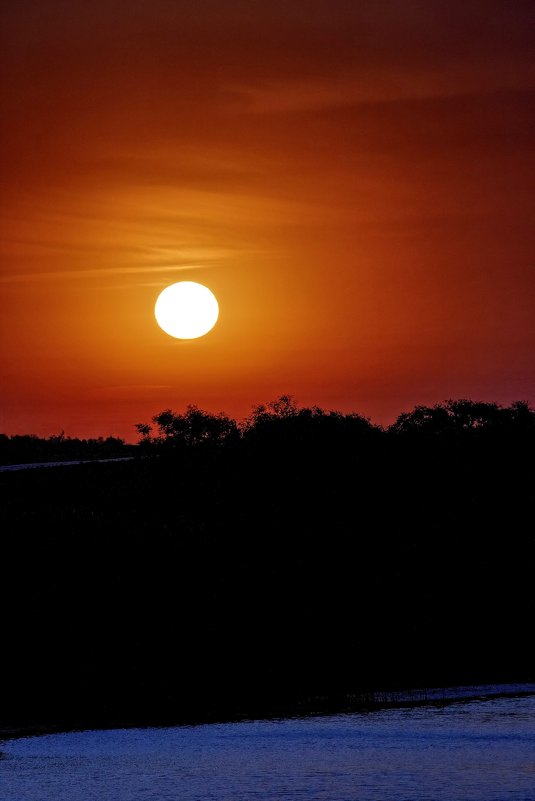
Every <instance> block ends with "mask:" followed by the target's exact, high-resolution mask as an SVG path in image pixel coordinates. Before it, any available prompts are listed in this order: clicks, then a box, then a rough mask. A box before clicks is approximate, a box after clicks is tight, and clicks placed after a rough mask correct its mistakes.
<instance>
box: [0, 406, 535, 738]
mask: <svg viewBox="0 0 535 801" xmlns="http://www.w3.org/2000/svg"><path fill="white" fill-rule="evenodd" d="M462 403H464V404H465V406H464V407H461V406H459V408H458V409H457V411H456V410H455V407H454V406H450V408H449V411H448V409H446V408H445V407H444V408H443V409H442V411H445V412H446V413H445V414H442V413H439V412H440V410H437V409H435V410H434V411H433V410H427V412H425V410H420V411H418V410H415V411H414V412H413V413H412V414H411V415H405V416H402V418H400V420H399V421H398V424H397V425H396V426H394V427H392V428H391V429H389V430H388V431H384V430H382V429H379V428H378V427H375V426H373V425H371V424H370V423H369V422H367V421H365V420H363V419H362V418H359V417H358V416H356V415H355V416H345V417H344V416H342V415H336V414H334V413H323V412H321V410H298V409H296V408H295V407H294V406H292V404H291V403H279V404H278V405H276V404H272V405H271V406H268V407H267V408H266V409H264V410H263V411H262V410H257V412H256V415H254V416H253V417H252V419H251V421H250V423H249V426H248V428H247V429H246V430H244V431H241V432H239V431H238V430H237V429H236V428H235V426H233V425H232V424H231V422H232V421H230V422H229V421H226V422H225V420H226V419H223V418H222V417H217V418H213V417H210V416H209V415H205V419H204V424H203V418H202V414H204V413H199V410H195V409H192V410H191V409H190V410H189V412H188V413H187V414H186V415H173V414H171V413H168V415H167V417H165V415H160V418H159V420H158V421H157V425H158V428H157V430H156V434H155V435H154V432H150V431H148V429H146V428H145V429H144V430H143V431H141V433H143V434H144V444H143V445H142V446H140V447H139V448H138V450H137V451H136V454H137V455H136V458H134V459H133V460H132V461H123V462H117V463H114V462H109V463H98V464H97V463H96V464H80V465H77V466H75V467H69V466H65V467H62V466H58V467H55V468H54V469H52V470H49V469H33V470H28V471H19V472H6V473H3V474H1V475H0V493H1V507H0V526H1V538H2V540H1V542H2V561H1V571H2V574H1V584H0V593H1V602H2V603H1V609H2V658H1V674H0V729H2V730H3V731H4V732H5V731H9V730H11V731H15V730H27V731H29V730H32V728H33V730H47V729H51V728H52V729H53V728H54V727H58V728H69V727H73V726H74V727H77V726H81V727H94V726H96V727H100V726H106V727H107V726H110V725H111V726H124V725H162V724H163V725H166V724H174V723H180V722H199V721H202V720H220V719H235V718H239V717H243V716H266V715H268V716H269V715H272V714H278V713H281V714H285V713H290V714H291V713H299V711H304V712H307V711H308V712H317V711H328V710H332V711H337V710H343V709H344V708H347V705H348V703H351V700H349V701H348V699H353V703H357V702H359V703H361V702H362V698H363V697H366V694H367V693H368V696H367V697H368V699H371V701H370V703H375V701H376V700H377V698H378V696H375V695H371V693H373V692H376V691H378V690H388V691H392V692H394V691H397V690H402V689H406V688H410V687H432V686H435V687H436V686H448V685H458V684H481V683H497V682H498V683H502V682H532V681H534V680H535V665H534V663H533V657H532V643H531V639H532V637H531V632H532V628H533V612H534V606H535V604H534V593H533V568H534V559H533V557H534V527H533V509H534V508H535V503H534V501H535V497H534V495H535V490H534V487H535V467H534V465H535V462H534V458H533V457H534V444H535V413H534V412H533V411H532V410H530V409H529V408H528V407H527V406H525V405H522V404H519V405H516V406H514V407H510V409H508V410H500V409H497V408H496V407H492V408H490V405H487V406H489V408H486V407H485V405H482V404H479V406H478V408H477V409H476V406H477V405H474V404H469V403H468V402H462ZM501 411H504V412H507V414H505V413H504V414H501ZM199 414H200V416H199ZM188 415H189V417H188ZM195 415H197V416H195ZM203 425H204V428H203ZM203 432H204V433H203ZM359 699H360V701H359ZM374 699H375V700H374Z"/></svg>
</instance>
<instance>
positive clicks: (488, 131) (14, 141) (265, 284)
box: [0, 0, 535, 441]
mask: <svg viewBox="0 0 535 801" xmlns="http://www.w3.org/2000/svg"><path fill="white" fill-rule="evenodd" d="M534 17H535V6H534V4H533V3H532V2H531V0H530V2H524V0H515V2H513V3H511V2H510V1H509V0H503V2H497V1H496V0H481V1H480V2H475V1H474V0H472V2H470V0H467V1H465V2H458V0H437V2H429V1H428V0H359V2H356V1H355V0H295V2H287V3H280V2H268V1H267V0H128V2H127V0H106V2H103V0H93V2H85V0H84V1H83V2H82V0H4V3H3V4H2V10H1V20H0V29H1V40H2V41H1V42H0V52H1V60H2V78H1V86H0V90H1V95H2V98H1V100H2V134H1V137H2V138H1V141H2V148H1V158H2V168H1V170H2V172H1V182H2V183H1V187H2V189H1V195H2V214H1V254H2V262H1V264H2V266H1V275H0V297H1V341H2V351H1V360H0V380H1V386H2V393H1V401H0V431H3V432H5V433H8V434H14V433H35V434H38V435H41V436H45V435H46V436H48V435H50V434H52V433H58V432H59V431H61V430H62V429H63V430H64V431H65V433H66V434H67V435H70V436H82V437H88V436H99V435H103V436H108V435H110V434H111V435H115V436H121V437H124V438H125V439H127V440H129V441H133V440H135V438H136V433H135V430H134V424H135V423H136V422H148V421H149V420H150V418H151V417H152V415H154V414H156V413H158V412H159V411H161V410H162V409H164V408H167V407H170V408H172V409H174V410H175V411H182V410H183V409H184V408H185V406H186V404H188V403H196V404H197V405H199V406H201V407H202V408H204V409H206V410H208V411H213V412H217V411H225V412H227V413H228V414H230V415H232V416H234V417H237V418H242V417H244V416H246V415H247V414H248V413H249V412H250V410H251V407H252V406H253V405H255V404H257V403H261V402H264V401H268V400H272V399H273V398H275V397H277V396H278V395H280V394H282V393H289V394H292V395H294V397H295V398H296V400H297V401H298V402H299V403H300V404H303V405H313V404H317V405H319V406H323V407H324V408H328V409H338V410H341V411H356V412H359V413H361V414H365V415H367V416H369V417H371V419H372V420H373V421H374V422H379V423H388V422H391V421H392V420H394V419H395V417H396V416H397V415H398V414H399V413H401V412H402V411H408V410H409V409H411V408H412V407H413V406H414V405H415V404H417V403H429V404H430V403H436V402H441V401H443V400H445V399H447V398H459V397H470V398H472V399H474V400H492V401H497V402H499V403H504V404H508V403H510V402H512V401H514V400H528V401H530V402H533V401H535V369H534V368H535V359H534V356H533V354H534V352H535V314H534V299H535V298H534V284H535V278H534V268H533V252H534V247H533V246H534V238H535V237H534V232H535V225H534V222H533V172H534V171H533V138H534V137H533V130H534V126H533V123H534V120H533V116H534V114H533V110H534V108H535V105H534V102H533V89H534V87H535V61H534V59H533V29H534V28H533V25H534V22H535V19H534ZM178 280H194V281H200V282H201V283H204V284H206V285H207V286H209V287H210V288H211V289H212V291H213V292H214V293H215V294H216V296H217V298H218V300H219V304H220V318H219V321H218V323H217V325H216V327H215V328H214V329H213V331H212V332H210V333H209V334H208V335H207V336H205V337H203V338H200V339H197V340H191V341H181V340H175V339H172V338H170V337H169V336H168V335H166V334H165V333H164V332H163V331H162V330H161V329H160V328H159V327H158V326H157V324H156V322H155V320H154V316H153V307H154V302H155V300H156V297H157V295H158V293H159V292H160V291H161V289H162V288H163V287H164V286H166V285H167V284H169V283H173V282H175V281H178Z"/></svg>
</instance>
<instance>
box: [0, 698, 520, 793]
mask: <svg viewBox="0 0 535 801" xmlns="http://www.w3.org/2000/svg"><path fill="white" fill-rule="evenodd" d="M0 748H1V750H2V755H3V758H2V760H1V761H0V798H1V799H2V801H283V800H284V799H309V800H310V801H513V799H514V801H535V695H532V696H524V697H515V698H494V699H489V700H480V701H470V702H456V703H454V704H450V705H447V706H439V707H437V706H426V707H418V708H412V709H410V708H404V709H395V710H394V709H391V710H383V711H376V712H370V713H359V714H347V715H335V716H328V717H326V716H321V717H310V718H305V719H285V720H276V721H248V722H240V723H227V724H209V725H200V726H184V727H173V728H148V729H115V730H110V731H86V732H73V733H68V734H54V735H48V736H39V737H26V738H22V739H18V740H8V741H5V742H4V743H2V744H0Z"/></svg>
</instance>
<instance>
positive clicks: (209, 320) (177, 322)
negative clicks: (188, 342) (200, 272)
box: [154, 281, 219, 339]
mask: <svg viewBox="0 0 535 801" xmlns="http://www.w3.org/2000/svg"><path fill="white" fill-rule="evenodd" d="M154 315H155V317H156V322H157V323H158V325H159V326H160V328H162V329H163V330H164V331H165V333H166V334H169V336H172V337H176V338H177V339H196V338H197V337H202V336H204V334H207V333H208V331H210V330H211V329H212V328H213V327H214V325H215V324H216V321H217V318H218V316H219V306H218V304H217V300H216V299H215V296H214V294H213V292H211V291H210V290H209V289H208V287H206V286H204V285H203V284H197V283H196V282H195V281H179V282H178V284H171V285H170V286H167V287H166V288H165V289H163V290H162V291H161V292H160V294H159V295H158V299H157V301H156V306H155V307H154Z"/></svg>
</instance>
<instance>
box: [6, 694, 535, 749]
mask: <svg viewBox="0 0 535 801" xmlns="http://www.w3.org/2000/svg"><path fill="white" fill-rule="evenodd" d="M531 695H535V683H521V682H517V683H504V684H473V685H466V686H459V687H428V688H425V687H420V688H414V689H410V690H403V691H392V692H390V691H377V692H370V693H364V694H362V695H352V696H347V698H346V699H345V701H342V703H339V704H336V705H335V706H333V705H332V701H330V700H329V699H323V698H316V699H310V701H309V704H302V705H299V707H292V708H290V707H289V708H287V709H277V710H275V711H274V712H273V713H272V714H269V713H267V712H264V714H261V715H258V716H257V717H258V719H284V718H304V717H316V716H322V715H335V714H341V713H342V714H343V713H346V714H357V713H359V712H369V711H370V710H372V709H373V710H379V709H395V708H403V707H415V706H425V705H442V704H451V703H455V702H465V701H478V700H481V701H483V700H489V699H491V698H508V697H510V698H513V697H520V696H531ZM244 719H246V720H253V719H256V716H255V715H250V716H246V717H244V716H243V715H237V716H235V717H226V718H225V717H221V718H219V717H214V718H207V717H204V716H203V717H199V719H198V720H192V719H191V718H190V717H188V719H187V720H176V721H174V722H171V721H170V720H165V721H164V722H162V723H161V724H159V723H158V722H157V721H154V720H152V721H151V722H150V723H147V722H146V721H139V722H138V723H133V722H132V721H131V720H129V721H128V722H127V723H125V722H122V721H121V720H118V719H115V720H113V721H110V722H109V724H107V723H106V722H105V721H102V720H101V721H99V723H98V724H95V723H91V724H87V723H84V722H83V721H78V722H76V723H75V722H73V723H72V724H70V725H69V724H66V723H58V724H56V725H55V724H53V723H51V724H39V723H37V722H36V723H34V724H30V723H26V724H24V725H21V726H0V742H1V741H2V740H12V739H16V738H19V737H37V736H40V735H41V736H42V735H46V734H58V733H61V732H68V731H87V730H95V729H102V730H105V729H127V728H154V727H159V726H165V727H169V726H183V725H188V726H191V725H205V724H210V723H228V722H238V721H242V720H244Z"/></svg>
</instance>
